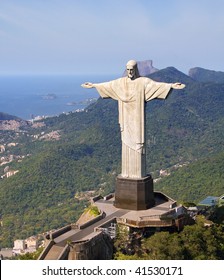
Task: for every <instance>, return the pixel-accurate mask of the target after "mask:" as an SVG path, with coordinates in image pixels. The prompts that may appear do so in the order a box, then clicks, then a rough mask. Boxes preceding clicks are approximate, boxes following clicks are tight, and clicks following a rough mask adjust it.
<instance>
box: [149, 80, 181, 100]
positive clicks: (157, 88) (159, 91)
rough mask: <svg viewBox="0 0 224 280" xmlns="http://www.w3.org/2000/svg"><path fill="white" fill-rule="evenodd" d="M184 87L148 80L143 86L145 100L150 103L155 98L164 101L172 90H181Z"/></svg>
mask: <svg viewBox="0 0 224 280" xmlns="http://www.w3.org/2000/svg"><path fill="white" fill-rule="evenodd" d="M147 80H148V79H147ZM184 87H185V85H184V84H181V83H160V82H155V81H153V80H148V82H147V84H146V86H145V100H146V101H150V100H152V99H155V98H159V99H165V98H167V96H168V94H169V93H171V91H172V89H183V88H184Z"/></svg>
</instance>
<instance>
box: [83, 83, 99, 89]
mask: <svg viewBox="0 0 224 280" xmlns="http://www.w3.org/2000/svg"><path fill="white" fill-rule="evenodd" d="M95 85H96V84H93V83H89V82H87V83H84V84H82V85H81V86H82V87H83V88H94V87H95Z"/></svg>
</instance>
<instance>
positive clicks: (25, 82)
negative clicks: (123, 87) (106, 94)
mask: <svg viewBox="0 0 224 280" xmlns="http://www.w3.org/2000/svg"><path fill="white" fill-rule="evenodd" d="M115 78H116V77H115V76H114V75H104V76H103V75H101V76H94V75H92V76H90V75H87V76H81V75H79V76H78V75H57V76H56V75H52V76H50V75H46V76H40V75H39V76H37V75H35V76H0V112H3V113H7V114H10V115H14V116H17V117H20V118H22V119H25V120H30V119H31V118H34V117H37V116H56V115H59V114H62V113H67V112H71V111H75V110H77V109H84V108H85V107H86V106H87V105H88V101H89V100H90V99H96V98H98V97H99V94H98V93H97V91H96V90H95V89H84V88H82V87H81V84H82V83H84V82H93V83H99V82H105V81H109V80H112V79H115ZM86 101H87V102H86Z"/></svg>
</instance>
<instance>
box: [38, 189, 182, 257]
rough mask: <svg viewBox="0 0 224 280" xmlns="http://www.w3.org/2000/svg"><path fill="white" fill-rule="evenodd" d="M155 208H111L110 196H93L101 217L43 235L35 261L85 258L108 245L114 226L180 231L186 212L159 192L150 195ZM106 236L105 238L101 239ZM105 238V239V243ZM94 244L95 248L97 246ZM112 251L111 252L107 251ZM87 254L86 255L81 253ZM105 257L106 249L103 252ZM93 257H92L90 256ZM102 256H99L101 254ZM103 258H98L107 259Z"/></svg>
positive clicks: (112, 201)
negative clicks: (103, 245) (42, 242)
mask: <svg viewBox="0 0 224 280" xmlns="http://www.w3.org/2000/svg"><path fill="white" fill-rule="evenodd" d="M154 198H155V205H154V206H153V207H151V208H149V209H147V210H136V211H135V210H127V209H120V208H117V207H115V206H114V195H113V194H111V195H108V196H106V197H100V196H99V197H96V198H94V199H93V201H92V203H93V205H96V206H97V207H98V209H99V210H100V212H101V214H100V215H98V216H97V217H95V218H93V219H92V220H90V221H88V222H86V223H84V224H72V225H67V226H65V227H64V228H61V229H58V230H56V231H55V232H53V233H51V234H49V235H48V236H46V244H47V245H46V247H45V249H44V251H43V253H42V254H41V256H40V257H39V259H42V260H43V259H45V260H55V259H88V258H89V257H87V255H88V256H89V255H93V256H94V257H93V258H92V259H94V258H97V257H99V255H100V254H101V253H102V252H101V253H99V255H98V256H96V253H92V248H93V247H94V246H95V247H96V246H98V247H97V248H98V249H96V248H95V249H94V252H95V251H97V250H100V246H101V245H100V244H102V243H103V242H105V243H106V244H107V245H108V244H109V243H111V244H112V242H110V241H108V240H109V239H110V240H111V236H109V235H108V233H109V232H110V229H111V227H112V226H114V225H115V224H118V225H123V226H127V227H129V228H139V229H144V228H176V229H177V230H180V229H181V228H182V227H183V226H184V224H186V215H185V214H186V209H185V208H184V207H183V206H177V205H176V201H174V200H173V199H171V198H169V197H168V196H166V195H164V194H163V193H161V192H154ZM105 236H106V237H105ZM105 239H107V240H106V241H105ZM97 244H98V245H97ZM111 250H112V249H111ZM86 251H88V253H86V255H85V252H86ZM104 251H105V252H104V253H105V254H106V250H104ZM94 254H95V255H94ZM101 256H102V255H101ZM107 257H108V256H106V255H105V256H103V257H101V259H107Z"/></svg>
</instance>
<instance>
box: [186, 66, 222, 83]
mask: <svg viewBox="0 0 224 280" xmlns="http://www.w3.org/2000/svg"><path fill="white" fill-rule="evenodd" d="M189 76H190V77H191V78H193V79H194V80H195V81H198V82H204V83H207V82H214V83H224V72H221V71H214V70H208V69H204V68H201V67H194V68H191V69H190V70H189Z"/></svg>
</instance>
